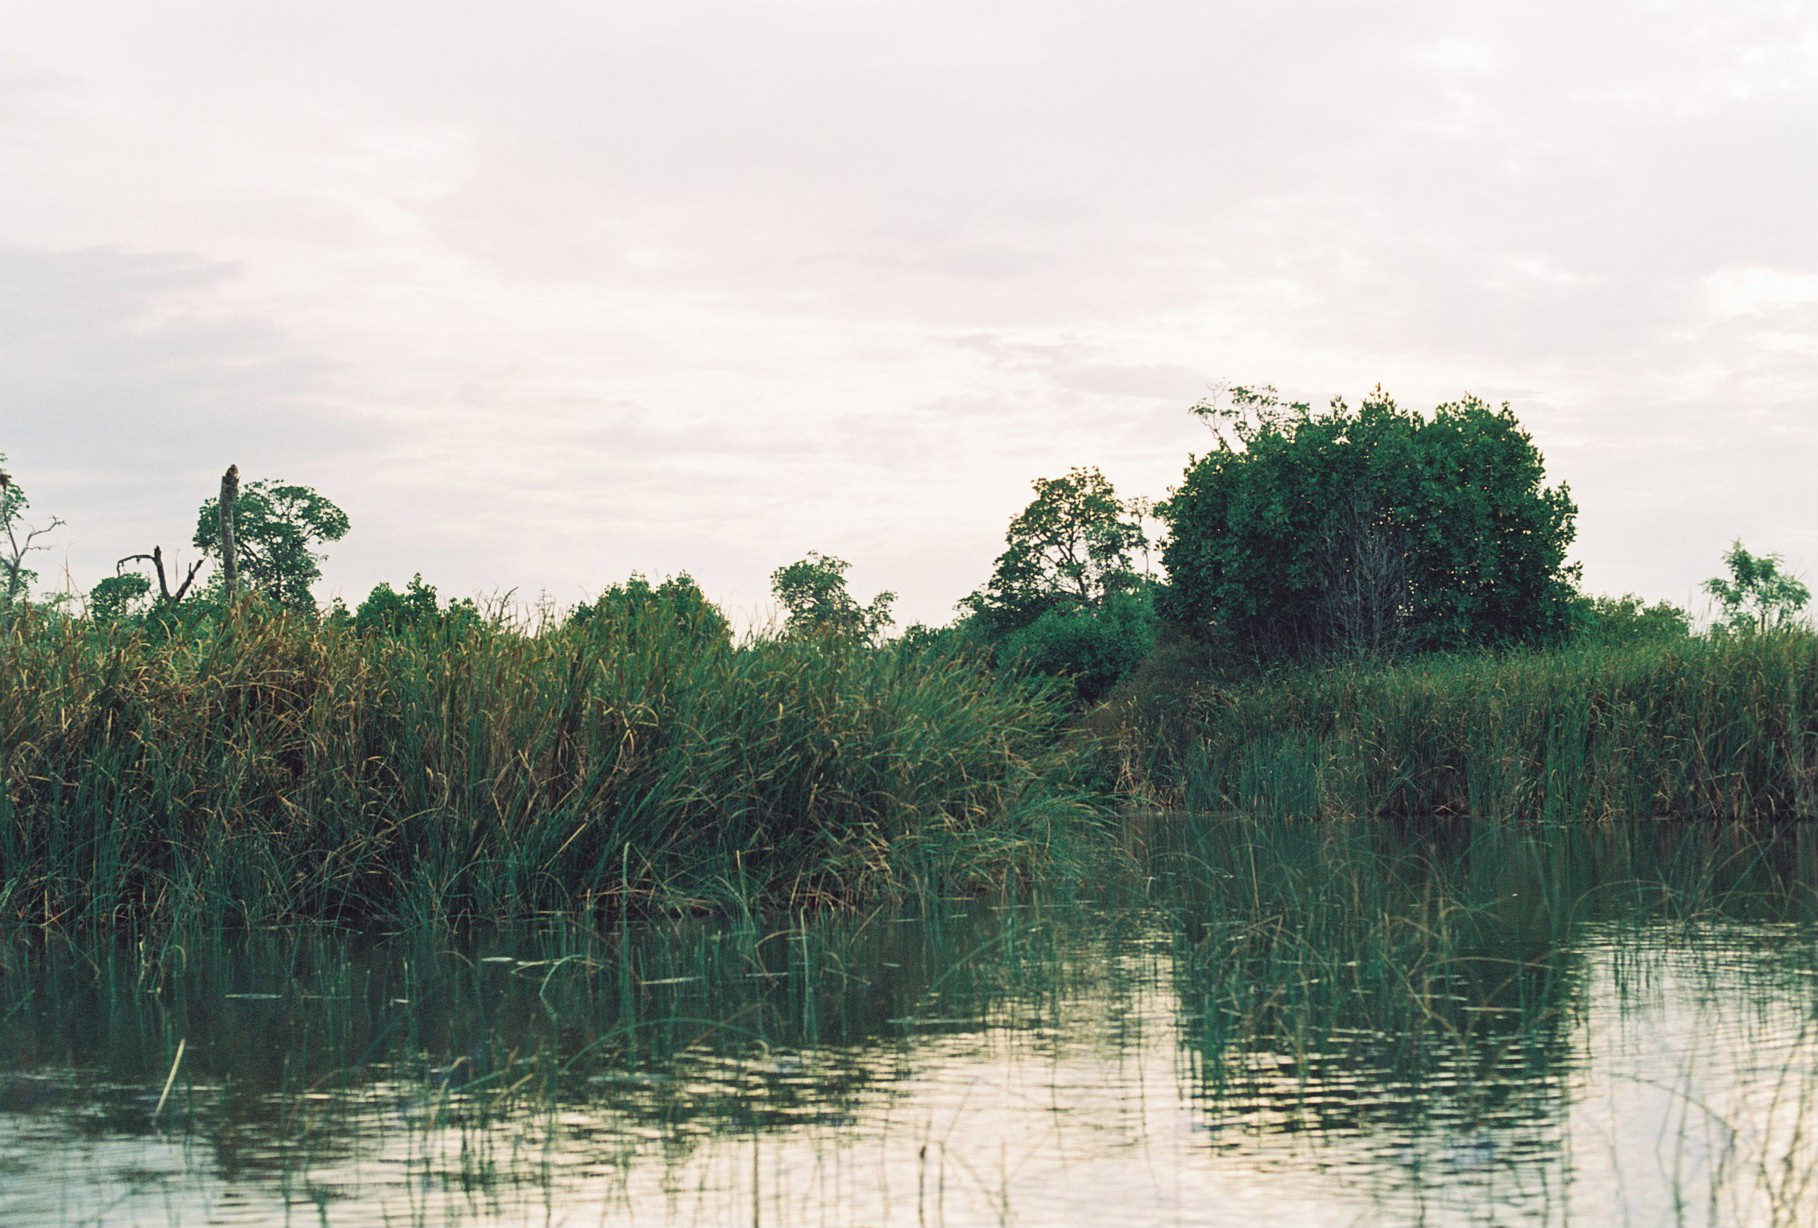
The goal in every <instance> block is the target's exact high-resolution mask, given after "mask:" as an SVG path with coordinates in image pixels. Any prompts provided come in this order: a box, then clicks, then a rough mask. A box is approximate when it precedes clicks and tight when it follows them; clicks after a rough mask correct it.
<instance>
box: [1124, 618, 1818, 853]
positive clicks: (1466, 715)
mask: <svg viewBox="0 0 1818 1228" xmlns="http://www.w3.org/2000/svg"><path fill="white" fill-rule="evenodd" d="M1120 717H1121V719H1122V721H1123V733H1124V760H1125V763H1124V767H1125V771H1126V773H1127V774H1128V775H1129V777H1131V778H1132V779H1133V780H1134V781H1135V782H1136V783H1137V785H1138V787H1140V788H1145V789H1147V790H1148V791H1150V792H1151V793H1153V794H1155V795H1157V796H1159V797H1161V798H1163V799H1166V800H1169V801H1174V802H1177V803H1179V804H1183V805H1185V806H1186V807H1188V808H1190V809H1201V810H1242V811H1245V812H1249V813H1253V814H1258V815H1268V816H1283V817H1354V816H1384V817H1393V816H1409V815H1423V814H1466V815H1475V816H1481V817H1490V818H1519V819H1536V820H1547V821H1576V820H1584V819H1605V818H1660V817H1667V816H1678V817H1698V818H1748V817H1763V816H1802V817H1810V816H1813V815H1818V637H1814V635H1813V634H1812V633H1811V632H1809V631H1793V632H1787V633H1776V634H1768V635H1758V636H1728V637H1711V638H1684V639H1678V640H1660V641H1654V642H1647V643H1640V644H1631V645H1623V646H1613V647H1596V648H1579V649H1569V650H1565V651H1557V652H1523V653H1514V654H1508V655H1502V656H1490V655H1483V656H1463V657H1438V658H1428V659H1425V660H1420V661H1414V662H1410V663H1406V664H1400V665H1355V664H1353V665H1344V666H1333V667H1328V668H1321V669H1313V668H1302V669H1295V670H1286V671H1282V672H1280V673H1278V674H1275V675H1273V676H1270V677H1267V678H1265V679H1263V680H1260V681H1250V682H1245V683H1241V684H1231V685H1226V684H1216V683H1202V684H1197V685H1196V684H1194V683H1192V682H1191V681H1189V680H1185V679H1181V678H1178V677H1177V678H1175V679H1173V680H1171V681H1170V682H1169V683H1167V684H1166V686H1165V687H1164V688H1162V689H1160V690H1156V689H1153V688H1152V689H1151V691H1150V692H1149V693H1147V694H1140V695H1136V696H1132V697H1127V698H1126V699H1125V701H1124V704H1123V707H1122V709H1121V711H1120Z"/></svg>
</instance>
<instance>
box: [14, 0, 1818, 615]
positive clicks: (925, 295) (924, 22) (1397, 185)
mask: <svg viewBox="0 0 1818 1228" xmlns="http://www.w3.org/2000/svg"><path fill="white" fill-rule="evenodd" d="M0 17H3V19H4V24H3V26H0V29H3V31H4V33H3V34H0V188H3V190H0V452H4V453H6V454H7V455H8V457H9V460H8V466H7V467H8V469H9V470H10V471H11V472H12V473H13V475H14V476H15V478H16V479H17V480H18V481H19V482H20V483H21V485H22V486H23V487H24V488H25V490H26V491H27V492H28V494H29V495H30V497H31V499H32V503H33V511H34V513H35V514H39V515H51V514H55V515H59V516H61V517H63V518H64V519H65V520H66V521H67V522H68V525H67V527H66V528H65V529H63V530H62V531H61V532H60V533H59V534H58V535H57V537H56V539H55V540H56V542H57V549H56V550H55V551H54V552H52V553H51V554H49V555H44V556H40V557H39V561H38V563H37V566H38V569H39V570H40V572H42V573H43V574H44V575H45V577H46V579H47V580H54V581H56V582H58V583H61V582H62V579H63V577H64V576H65V575H67V576H68V578H69V580H70V581H71V582H72V583H73V584H74V586H75V587H76V588H78V589H86V588H87V587H88V586H89V585H91V584H92V583H93V582H94V581H95V580H97V579H99V578H100V577H101V576H103V575H105V574H108V573H109V572H110V571H111V569H112V566H113V563H114V560H115V559H116V558H118V557H119V556H121V555H125V554H129V553H134V552H137V551H141V550H149V549H150V548H151V546H152V545H154V544H158V543H161V544H162V545H163V546H164V548H165V550H166V552H167V553H169V552H171V551H172V550H173V549H174V548H178V547H181V549H182V553H184V554H190V553H193V552H192V551H190V550H189V547H188V539H189V536H190V533H191V532H192V531H193V528H194V520H195V509H196V507H197V505H198V504H199V503H200V502H201V501H202V500H203V499H204V498H205V497H207V496H208V495H209V494H210V493H212V491H213V489H214V486H215V483H216V482H217V481H218V478H219V475H220V472H221V470H222V469H223V468H225V466H226V465H227V464H228V462H230V461H232V462H237V463H238V464H239V466H240V469H241V472H242V474H243V475H244V476H245V477H246V478H248V479H254V478H260V477H282V478H285V479H288V480H291V481H296V482H303V483H306V484H309V485H312V486H315V487H317V488H318V489H319V490H321V491H322V492H323V493H324V494H326V495H328V496H329V497H330V498H332V499H334V500H335V501H336V502H338V503H339V504H340V505H341V506H342V507H344V508H345V509H346V510H347V512H348V514H349V516H350V517H351V519H352V521H353V530H352V532H351V533H350V534H349V535H348V537H347V538H346V540H344V541H343V542H342V543H340V544H339V545H338V546H336V547H334V548H333V550H332V552H331V554H330V558H329V562H328V564H327V566H326V568H325V575H326V579H325V582H324V584H323V586H322V588H321V590H320V595H322V596H323V597H328V596H331V595H333V594H336V593H339V594H341V595H342V596H344V597H345V598H347V599H348V600H349V602H350V603H354V602H357V601H358V600H359V599H360V598H361V597H362V596H363V595H364V594H365V593H366V591H367V590H368V589H370V588H371V586H372V585H373V584H374V583H376V582H378V581H380V580H387V581H390V582H392V583H394V584H397V585H399V586H400V587H401V586H402V584H403V582H404V581H405V580H407V579H409V577H410V575H411V574H412V573H413V572H416V571H421V572H422V573H423V574H424V576H425V577H426V578H427V579H428V580H430V581H431V582H432V583H434V584H436V585H437V586H438V587H439V588H440V589H441V591H442V592H443V593H444V595H455V594H485V593H493V592H496V591H500V590H515V591H516V592H517V593H518V594H519V595H521V596H534V595H536V594H538V593H547V594H548V595H549V596H550V597H551V598H553V599H554V600H556V601H560V602H569V601H573V600H577V599H580V598H582V597H585V596H589V595H591V594H593V593H595V592H597V591H598V590H600V589H601V588H603V587H604V586H606V585H608V584H610V583H612V582H613V581H615V580H621V579H623V578H624V577H626V576H627V575H628V574H629V573H631V572H632V571H634V570H636V571H642V572H644V573H646V574H649V575H651V576H652V577H658V576H662V575H666V574H669V573H673V572H678V571H682V570H687V571H689V572H691V573H692V574H693V575H694V576H695V578H696V579H697V580H698V581H699V582H700V584H701V586H702V587H703V588H704V589H705V590H706V591H707V592H708V594H709V595H710V596H713V597H715V598H717V599H719V600H721V601H722V602H724V603H725V604H727V605H728V606H729V607H730V608H731V609H732V610H733V611H734V612H735V614H737V615H738V616H739V617H740V618H741V619H742V620H743V621H751V620H753V619H761V618H763V617H764V616H765V613H766V611H767V610H768V607H769V595H768V576H769V573H770V572H771V571H772V570H773V569H774V568H775V567H777V566H778V565H780V564H782V563H786V562H788V561H790V560H792V559H795V558H799V557H800V556H801V555H802V554H804V553H805V552H806V551H808V550H811V549H817V550H821V551H823V552H827V553H831V554H836V555H839V556H841V557H843V558H846V559H848V560H850V561H851V563H852V564H853V567H852V573H851V579H852V583H853V587H854V589H855V591H856V592H857V594H858V595H859V596H860V597H861V598H864V597H869V596H870V594H871V593H872V592H874V591H876V590H877V589H879V588H891V589H895V590H896V591H897V592H898V593H899V594H900V599H899V601H898V606H897V610H898V615H899V620H900V621H901V622H909V621H913V620H922V621H927V622H944V621H946V620H947V619H948V618H949V617H950V616H951V613H952V607H953V604H954V602H955V601H957V600H958V599H959V598H960V597H961V596H963V595H964V594H965V593H967V592H968V591H970V590H971V589H973V588H974V587H976V586H977V585H979V584H980V583H981V582H982V581H983V580H984V579H985V577H986V576H987V575H988V574H989V571H990V567H991V562H992V560H993V558H994V557H995V555H996V554H997V553H998V551H999V550H1001V549H1002V544H1003V532H1004V527H1005V524H1006V522H1007V521H1008V520H1009V518H1010V517H1011V516H1012V515H1014V514H1015V513H1016V512H1017V511H1018V510H1019V509H1020V508H1021V507H1022V506H1023V505H1024V504H1025V503H1026V502H1027V501H1028V499H1029V494H1030V492H1029V483H1030V482H1031V480H1032V479H1034V478H1037V477H1043V476H1056V475H1058V474H1060V473H1063V472H1065V471H1066V470H1067V469H1068V468H1069V467H1070V466H1073V465H1097V466H1099V467H1100V468H1102V469H1103V470H1104V471H1105V473H1106V474H1107V475H1108V476H1110V477H1111V479H1112V480H1113V481H1114V482H1115V483H1116V484H1117V487H1118V489H1119V491H1120V493H1123V494H1126V495H1139V494H1140V495H1150V496H1157V497H1159V496H1162V495H1165V493H1166V492H1167V489H1168V487H1169V486H1171V485H1172V484H1174V483H1176V482H1178V480H1179V478H1180V474H1181V471H1182V468H1183V466H1184V465H1185V463H1186V460H1187V457H1188V454H1189V453H1191V452H1194V451H1203V450H1204V449H1205V448H1206V447H1207V445H1208V444H1209V442H1210V436H1209V435H1208V433H1207V432H1206V430H1205V428H1204V427H1203V426H1201V425H1200V424H1199V423H1198V422H1197V421H1196V420H1194V419H1193V418H1192V417H1191V416H1190V415H1189V414H1188V413H1187V409H1188V407H1189V406H1191V405H1192V404H1193V403H1194V402H1195V401H1197V400H1198V399H1200V398H1201V397H1203V396H1204V395H1205V394H1206V391H1207V388H1208V385H1210V384H1214V383H1217V382H1220V381H1234V382H1238V383H1244V382H1273V383H1274V384H1276V385H1277V386H1279V387H1280V388H1281V389H1282V391H1283V392H1285V393H1288V394H1291V395H1293V396H1297V397H1303V398H1306V399H1310V400H1314V401H1323V400H1325V399H1326V398H1328V397H1330V396H1332V395H1337V394H1342V395H1346V396H1348V397H1350V398H1351V399H1353V400H1356V399H1357V398H1359V397H1360V396H1362V395H1363V394H1365V393H1367V392H1368V391H1369V390H1370V389H1371V388H1372V387H1373V386H1374V385H1376V384H1378V383H1380V384H1382V385H1383V386H1384V387H1385V388H1386V389H1387V390H1388V391H1389V392H1390V393H1391V394H1393V395H1394V396H1395V397H1396V399H1397V400H1398V401H1400V402H1401V403H1402V404H1404V405H1409V406H1414V407H1419V408H1422V409H1428V408H1431V407H1432V406H1433V405H1435V404H1437V403H1439V402H1441V401H1446V400H1452V399H1456V398H1457V397H1459V396H1460V395H1461V394H1463V393H1466V392H1470V393H1474V394H1476V395H1478V396H1480V397H1483V398H1485V399H1488V400H1491V401H1503V400H1507V401H1509V402H1510V403H1511V404H1512V406H1513V407H1514V409H1515V411H1516V413H1517V414H1518V415H1519V417H1520V418H1521V420H1522V421H1523V423H1524V424H1525V425H1526V426H1527V427H1528V429H1529V430H1530V431H1531V432H1532V433H1533V435H1534V437H1535V439H1536V441H1537V442H1538V444H1539V446H1540V448H1541V450H1542V452H1543V453H1544V454H1545V456H1546V459H1547V464H1548V472H1549V475H1550V476H1551V477H1552V478H1554V479H1557V480H1564V481H1566V482H1568V483H1569V484H1570V486H1571V488H1572V491H1573V494H1574V496H1575V498H1576V499H1577V501H1578V504H1579V507H1580V513H1579V517H1578V542H1577V546H1576V548H1575V551H1574V557H1575V558H1576V559H1578V560H1579V561H1581V562H1582V564H1583V566H1584V581H1585V585H1586V587H1587V588H1589V589H1591V590H1592V591H1599V592H1623V591H1630V590H1632V591H1636V592H1639V593H1641V594H1643V595H1646V596H1648V597H1650V598H1667V599H1670V600H1674V601H1679V602H1693V603H1694V604H1696V603H1697V601H1698V598H1697V596H1696V592H1695V590H1696V586H1697V584H1698V582H1699V581H1700V580H1701V579H1703V578H1705V577H1707V576H1710V575H1713V574H1715V573H1716V572H1717V571H1718V570H1719V556H1720V554H1721V553H1722V551H1723V550H1724V549H1725V547H1726V546H1727V545H1728V543H1729V542H1730V541H1731V539H1733V538H1738V537H1739V538H1741V539H1742V540H1743V541H1744V542H1746V543H1747V544H1748V545H1749V546H1750V547H1751V548H1753V549H1755V550H1756V551H1757V552H1763V551H1775V552H1779V553H1782V554H1783V555H1785V556H1786V558H1787V561H1788V563H1789V564H1790V565H1791V566H1792V567H1793V568H1794V569H1795V570H1797V571H1801V572H1804V573H1805V574H1806V575H1807V578H1808V579H1810V578H1811V573H1812V569H1813V568H1814V565H1815V564H1818V157H1814V154H1813V151H1814V150H1818V6H1814V4H1811V3H1748V2H1739V0H1722V2H1717V0H1709V2H1706V3H1684V4H1682V3H1670V2H1667V3H1623V2H1614V0H1612V2H1603V0H1599V2H1596V3H1584V2H1583V0H1579V2H1576V3H1571V4H1563V3H1551V2H1531V0H1529V2H1518V3H1517V2H1511V3H1503V4H1495V3H1459V2H1457V0H1447V2H1445V3H1421V4H1355V3H1339V2H1335V0H1325V2H1293V0H1287V2H1278V3H1271V4H1232V3H1207V2H1206V0H1189V2H1180V3H1173V2H1169V3H1143V2H1140V0H1120V2H1119V3H1115V4H1111V3H1102V4H1101V3H1094V4H1085V3H1065V2H1059V3H1057V2H1056V0H1034V2H1030V3H992V2H990V0H966V2H965V3H945V2H942V0H922V2H919V3H913V4H898V3H885V2H863V0H842V2H839V3H815V2H812V0H796V2H789V3H767V2H760V0H739V2H738V3H726V4H703V3H686V2H678V0H665V2H664V3H660V4H641V3H627V2H623V0H612V2H609V3H601V2H599V0H591V2H589V3H575V4H565V3H548V2H538V3H533V4H517V5H481V4H476V3H465V2H455V3H450V2H449V0H438V2H437V3H433V4H432V3H406V2H397V3H386V4H382V5H378V4H370V3H362V4H336V3H326V2H321V0H318V2H314V3H310V4H285V5H277V4H269V3H245V2H244V0H241V2H236V3H219V4H193V3H172V2H161V3H158V4H139V5H107V6H101V5H89V4H82V3H73V2H72V3H57V4H42V3H29V4H28V3H13V2H11V0H0Z"/></svg>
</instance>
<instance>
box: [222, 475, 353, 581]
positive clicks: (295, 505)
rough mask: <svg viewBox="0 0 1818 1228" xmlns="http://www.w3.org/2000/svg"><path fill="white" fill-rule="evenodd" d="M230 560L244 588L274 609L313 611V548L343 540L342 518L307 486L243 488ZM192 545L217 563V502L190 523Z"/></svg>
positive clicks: (318, 563)
mask: <svg viewBox="0 0 1818 1228" xmlns="http://www.w3.org/2000/svg"><path fill="white" fill-rule="evenodd" d="M233 520H234V554H235V557H236V559H237V560H238V563H239V571H240V575H241V577H243V578H244V580H245V582H246V584H247V587H249V588H251V589H252V590H253V591H254V592H258V593H263V594H264V595H265V596H267V597H269V598H271V600H273V601H275V602H277V603H278V604H280V605H286V606H291V607H294V608H298V609H313V608H315V598H314V597H313V596H311V595H310V591H309V590H310V587H311V586H312V585H313V584H315V582H316V581H317V580H319V579H321V578H322V559H323V557H324V556H323V555H322V554H320V553H318V552H317V550H316V549H315V547H317V546H320V545H323V544H326V543H328V542H337V541H340V540H341V538H343V537H345V536H346V535H347V528H348V524H347V513H346V512H344V511H342V510H341V509H340V508H339V507H337V506H335V505H334V504H333V503H331V502H330V501H329V500H328V499H326V498H324V497H323V496H322V495H320V494H318V493H316V492H315V491H314V490H312V489H311V488H309V487H308V486H293V485H290V484H288V483H285V482H280V481H271V480H267V481H258V482H251V483H248V484H247V485H246V486H245V487H244V488H242V489H241V491H240V493H239V497H238V498H236V499H235V500H234V501H233ZM195 545H196V547H197V548H198V549H200V550H202V551H204V552H205V553H207V554H209V555H210V556H212V557H213V558H214V559H215V560H216V561H217V562H218V561H219V560H220V557H221V519H220V501H219V499H210V500H209V501H208V502H206V503H204V504H203V505H202V507H201V510H200V511H199V512H198V513H197V517H196V536H195Z"/></svg>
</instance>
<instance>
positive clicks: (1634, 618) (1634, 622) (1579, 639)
mask: <svg viewBox="0 0 1818 1228" xmlns="http://www.w3.org/2000/svg"><path fill="white" fill-rule="evenodd" d="M1691 633H1692V620H1691V617H1690V616H1689V615H1688V614H1687V613H1686V612H1685V611H1684V610H1682V609H1680V608H1679V607H1678V606H1676V605H1674V604H1672V603H1671V602H1669V601H1656V602H1654V603H1653V604H1652V605H1648V604H1647V603H1646V602H1645V601H1644V600H1643V599H1642V598H1640V597H1637V596H1635V594H1633V593H1628V594H1625V595H1623V596H1621V597H1580V598H1578V599H1577V601H1576V603H1575V608H1574V610H1573V615H1572V640H1573V642H1574V643H1581V644H1604V645H1615V644H1635V643H1642V642H1645V641H1650V640H1677V639H1685V638H1686V637H1687V636H1689V635H1691Z"/></svg>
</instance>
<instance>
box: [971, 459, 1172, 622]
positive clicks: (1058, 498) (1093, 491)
mask: <svg viewBox="0 0 1818 1228" xmlns="http://www.w3.org/2000/svg"><path fill="white" fill-rule="evenodd" d="M1147 544H1148V542H1147V538H1146V537H1145V535H1144V533H1143V527H1142V516H1141V512H1140V511H1139V510H1138V509H1137V507H1135V506H1134V504H1133V503H1125V502H1123V501H1122V500H1120V499H1119V498H1118V497H1117V491H1116V490H1114V489H1113V488H1112V486H1111V483H1110V482H1109V481H1108V480H1107V479H1106V478H1105V475H1104V474H1102V473H1100V472H1099V471H1098V470H1097V469H1093V468H1087V469H1077V468H1076V469H1073V470H1072V471H1070V472H1069V473H1068V474H1067V475H1066V476H1065V477H1059V478H1037V479H1036V480H1035V498H1034V500H1032V501H1031V502H1030V504H1029V506H1027V507H1025V508H1024V509H1023V510H1022V511H1021V512H1020V513H1018V514H1017V516H1016V518H1015V519H1013V520H1012V521H1011V522H1010V528H1009V530H1008V531H1007V532H1006V534H1005V536H1004V552H1003V553H1002V554H1000V555H998V557H997V565H996V567H995V568H994V569H993V571H992V573H991V579H990V580H989V581H987V582H986V584H985V587H984V588H983V589H982V590H981V591H979V592H977V593H974V594H972V595H971V596H970V597H968V598H967V599H966V601H965V602H964V603H963V604H964V605H966V606H967V607H968V608H970V609H971V610H972V611H973V612H974V613H976V614H978V615H979V616H980V617H982V618H983V619H985V621H986V622H987V623H988V624H989V625H990V627H991V629H992V631H993V632H994V633H996V634H999V635H1001V634H1006V633H1008V632H1010V631H1013V630H1015V629H1017V628H1020V627H1024V626H1027V625H1028V624H1030V623H1032V622H1034V621H1035V620H1036V619H1037V618H1039V617H1041V616H1042V615H1043V614H1046V613H1049V612H1051V611H1063V610H1072V611H1086V612H1088V613H1089V612H1091V611H1094V610H1096V609H1098V608H1099V606H1100V605H1101V604H1102V603H1103V602H1104V600H1105V599H1106V598H1107V597H1108V596H1110V595H1112V594H1115V593H1127V592H1130V591H1132V590H1133V589H1135V588H1136V587H1137V586H1138V584H1139V581H1140V579H1141V577H1140V576H1139V575H1138V573H1137V571H1136V566H1135V561H1134V556H1135V553H1136V552H1137V551H1138V550H1141V549H1143V548H1144V547H1145V546H1146V545H1147Z"/></svg>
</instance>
